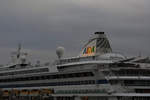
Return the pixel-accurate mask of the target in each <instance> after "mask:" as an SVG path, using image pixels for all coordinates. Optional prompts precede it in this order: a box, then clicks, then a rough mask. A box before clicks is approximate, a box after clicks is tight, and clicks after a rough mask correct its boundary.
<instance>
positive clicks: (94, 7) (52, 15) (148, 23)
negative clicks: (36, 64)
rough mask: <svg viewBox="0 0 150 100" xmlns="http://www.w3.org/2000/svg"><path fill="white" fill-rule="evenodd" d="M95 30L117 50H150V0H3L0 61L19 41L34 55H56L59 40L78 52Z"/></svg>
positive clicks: (69, 51) (135, 52)
mask: <svg viewBox="0 0 150 100" xmlns="http://www.w3.org/2000/svg"><path fill="white" fill-rule="evenodd" d="M95 31H105V32H106V34H107V36H108V38H109V39H110V42H111V45H112V48H113V50H114V51H115V52H120V53H123V54H124V55H130V56H136V55H138V54H139V52H141V54H142V55H143V56H150V0H0V64H1V63H2V64H5V63H7V62H8V61H9V59H10V58H9V55H10V53H11V52H12V51H14V50H15V48H16V47H17V45H18V43H22V45H23V48H24V50H26V51H27V52H29V53H30V54H29V55H30V58H32V59H35V60H42V61H49V60H52V59H54V58H56V55H55V49H56V48H57V47H58V46H63V47H65V56H75V55H78V53H79V51H80V50H81V48H82V46H83V44H84V42H86V40H88V38H89V36H90V34H92V33H94V32H95Z"/></svg>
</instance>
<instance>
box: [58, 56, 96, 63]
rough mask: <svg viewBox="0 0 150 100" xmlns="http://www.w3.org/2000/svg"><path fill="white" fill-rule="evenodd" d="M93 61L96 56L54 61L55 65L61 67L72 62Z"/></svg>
mask: <svg viewBox="0 0 150 100" xmlns="http://www.w3.org/2000/svg"><path fill="white" fill-rule="evenodd" d="M93 60H97V56H89V57H76V58H69V59H61V60H57V61H56V65H61V64H66V63H74V62H81V61H93Z"/></svg>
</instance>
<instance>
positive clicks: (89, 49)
mask: <svg viewBox="0 0 150 100" xmlns="http://www.w3.org/2000/svg"><path fill="white" fill-rule="evenodd" d="M111 52H112V49H111V46H110V43H109V41H108V39H107V37H106V35H105V33H104V32H95V33H94V35H93V36H92V37H91V38H90V39H89V41H88V42H87V43H86V44H85V45H84V47H83V49H82V51H81V53H80V56H81V57H85V56H94V55H101V54H105V53H111Z"/></svg>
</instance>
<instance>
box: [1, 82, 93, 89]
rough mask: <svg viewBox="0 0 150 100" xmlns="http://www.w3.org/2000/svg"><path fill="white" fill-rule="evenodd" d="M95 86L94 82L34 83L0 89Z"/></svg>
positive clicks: (2, 86) (6, 86) (4, 86)
mask: <svg viewBox="0 0 150 100" xmlns="http://www.w3.org/2000/svg"><path fill="white" fill-rule="evenodd" d="M88 84H95V80H85V81H68V82H51V83H34V84H17V85H16V84H15V85H0V88H17V87H41V86H65V85H88Z"/></svg>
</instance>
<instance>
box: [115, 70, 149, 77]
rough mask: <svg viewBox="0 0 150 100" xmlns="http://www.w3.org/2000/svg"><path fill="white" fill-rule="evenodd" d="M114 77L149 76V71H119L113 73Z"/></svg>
mask: <svg viewBox="0 0 150 100" xmlns="http://www.w3.org/2000/svg"><path fill="white" fill-rule="evenodd" d="M113 72H114V73H115V75H117V76H139V75H140V76H150V71H149V70H142V69H139V70H135V69H134V70H132V69H129V70H120V71H113Z"/></svg>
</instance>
